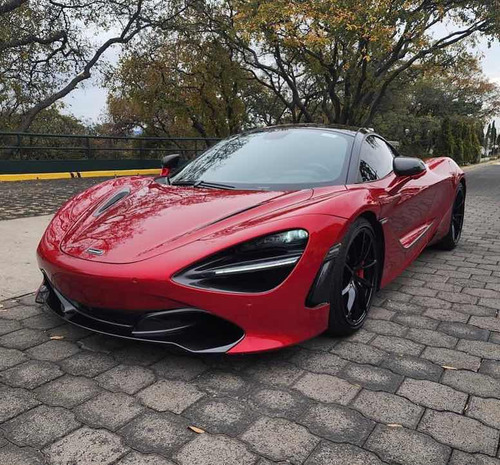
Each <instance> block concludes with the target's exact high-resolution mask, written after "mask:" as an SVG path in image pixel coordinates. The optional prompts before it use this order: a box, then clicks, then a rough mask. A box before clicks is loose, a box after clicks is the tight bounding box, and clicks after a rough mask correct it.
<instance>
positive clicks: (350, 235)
mask: <svg viewBox="0 0 500 465" xmlns="http://www.w3.org/2000/svg"><path fill="white" fill-rule="evenodd" d="M379 255H380V252H379V246H378V243H377V239H376V236H375V232H374V230H373V227H372V225H371V224H370V222H369V221H367V220H365V219H364V218H359V219H358V220H356V221H355V222H354V224H353V225H352V226H351V228H350V229H349V231H348V232H347V234H346V235H345V237H344V239H343V241H342V245H341V247H340V250H339V254H338V256H337V258H336V259H335V265H334V268H333V275H332V285H331V297H330V320H329V324H328V332H329V333H330V334H333V335H336V336H346V335H349V334H352V333H353V332H354V331H356V330H357V329H359V328H360V327H361V326H362V325H363V323H364V321H365V319H366V317H367V315H368V311H369V310H370V306H371V303H372V299H373V296H374V294H375V291H376V288H377V284H378V277H379V272H380V266H379V264H380V258H379Z"/></svg>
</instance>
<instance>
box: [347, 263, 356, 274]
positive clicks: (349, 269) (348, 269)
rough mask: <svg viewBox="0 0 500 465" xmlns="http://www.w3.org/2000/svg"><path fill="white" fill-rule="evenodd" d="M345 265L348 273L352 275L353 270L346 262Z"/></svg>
mask: <svg viewBox="0 0 500 465" xmlns="http://www.w3.org/2000/svg"><path fill="white" fill-rule="evenodd" d="M345 267H346V268H347V271H349V273H351V275H354V274H355V273H354V270H353V269H352V268H351V267H350V266H349V265H348V264H347V263H346V264H345Z"/></svg>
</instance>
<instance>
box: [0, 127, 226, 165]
mask: <svg viewBox="0 0 500 465" xmlns="http://www.w3.org/2000/svg"><path fill="white" fill-rule="evenodd" d="M218 140H219V139H217V138H200V137H140V136H138V137H127V136H92V135H73V134H71V135H69V134H42V133H21V132H0V160H13V161H15V160H82V159H85V160H123V159H140V160H144V159H159V158H161V156H163V155H166V154H170V153H180V154H181V155H184V156H185V157H187V158H191V157H193V156H196V155H198V154H199V153H201V152H203V151H204V150H206V149H207V148H208V147H210V146H211V145H213V144H214V143H215V142H217V141H218Z"/></svg>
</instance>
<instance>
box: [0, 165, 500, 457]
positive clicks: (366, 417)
mask: <svg viewBox="0 0 500 465" xmlns="http://www.w3.org/2000/svg"><path fill="white" fill-rule="evenodd" d="M499 179H500V166H490V167H483V168H479V169H476V170H474V171H473V172H471V173H470V175H469V193H468V194H469V196H468V206H467V217H466V225H465V231H464V236H463V241H462V243H461V245H460V247H458V248H457V249H456V250H455V251H453V252H441V251H437V250H428V251H426V252H424V253H423V254H422V256H421V257H420V258H419V259H418V260H417V261H416V262H415V263H414V264H413V265H412V266H411V267H410V269H409V270H408V271H407V272H405V273H404V275H403V276H401V277H400V278H399V279H397V280H396V281H395V282H394V283H393V284H392V285H391V286H390V288H389V289H386V290H384V291H382V292H380V293H379V294H378V297H377V302H376V307H375V308H373V310H372V312H371V316H370V319H369V320H368V321H367V323H366V325H365V327H364V329H363V330H361V331H359V332H358V333H357V334H356V335H354V336H352V337H350V338H347V339H335V338H330V337H318V338H315V339H313V340H311V341H309V342H306V343H304V344H302V345H300V346H298V347H293V348H290V349H286V350H282V351H279V352H275V353H270V354H263V355H258V356H238V357H228V356H211V357H208V356H205V357H202V356H189V355H180V354H174V353H171V352H168V351H167V350H165V349H163V348H160V347H156V346H152V345H145V344H138V343H130V342H123V341H120V340H117V339H113V338H108V337H103V336H98V335H92V334H90V333H87V332H86V331H83V330H81V329H78V328H74V327H71V326H68V325H66V324H62V322H61V321H60V320H58V319H57V318H56V317H54V316H51V315H49V314H46V313H43V312H42V310H41V308H40V307H39V306H37V305H36V304H34V302H33V296H25V297H22V298H20V299H18V300H15V301H12V300H10V301H4V302H3V308H0V334H1V335H0V423H1V426H0V464H6V465H25V464H26V465H40V464H51V465H63V464H64V465H70V464H78V465H87V464H99V465H107V464H119V465H142V464H149V465H167V464H170V465H172V464H179V465H206V464H214V465H221V464H231V465H232V464H238V465H239V464H256V465H265V464H271V463H293V464H301V463H305V464H307V465H321V464H328V465H340V464H342V465H381V464H405V465H406V464H407V465H444V464H450V465H500V456H499V450H498V445H499V438H500V318H499V317H498V311H499V310H500V266H499V263H500V201H499V199H500V183H499V182H498V180H499ZM189 426H196V427H198V428H202V429H203V430H205V433H204V434H197V433H196V432H194V431H192V430H190V429H189Z"/></svg>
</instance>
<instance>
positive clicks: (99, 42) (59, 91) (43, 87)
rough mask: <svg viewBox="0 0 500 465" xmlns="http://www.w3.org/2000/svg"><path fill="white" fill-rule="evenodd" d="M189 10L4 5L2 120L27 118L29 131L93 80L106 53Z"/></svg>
mask: <svg viewBox="0 0 500 465" xmlns="http://www.w3.org/2000/svg"><path fill="white" fill-rule="evenodd" d="M186 7H187V4H186V3H185V2H183V1H181V0H169V1H168V2H165V1H160V0H129V1H123V0H77V1H74V0H41V1H39V2H28V1H27V0H8V1H7V2H4V3H3V4H2V5H1V7H0V66H1V70H2V71H1V74H0V113H1V117H2V118H3V119H8V118H9V117H10V116H12V117H14V118H17V116H18V115H22V118H21V120H20V122H19V125H18V129H19V130H20V131H26V130H27V129H28V128H29V127H30V126H31V124H32V123H33V121H34V119H35V118H36V116H37V115H38V114H39V113H40V112H41V111H43V110H45V109H46V108H49V107H50V106H51V105H53V104H54V103H56V102H57V101H59V100H60V99H61V98H63V97H65V96H66V95H68V94H69V93H70V92H72V91H73V90H74V89H75V88H76V87H77V86H78V85H79V84H80V83H82V82H83V81H85V80H87V79H89V78H90V77H91V75H92V71H93V70H94V69H95V68H96V67H98V66H99V64H100V63H101V61H102V57H103V55H104V54H105V53H106V51H107V50H109V49H110V48H111V47H113V46H114V45H124V44H128V43H130V42H131V41H132V40H133V39H134V38H135V37H136V36H138V35H139V34H140V33H142V32H143V31H145V30H147V29H150V28H152V27H160V28H166V27H168V26H169V25H170V23H171V22H172V21H173V19H174V18H176V17H177V16H178V15H179V14H180V13H181V12H182V11H184V10H185V9H186ZM92 33H93V34H92ZM92 35H93V36H94V37H92Z"/></svg>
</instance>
